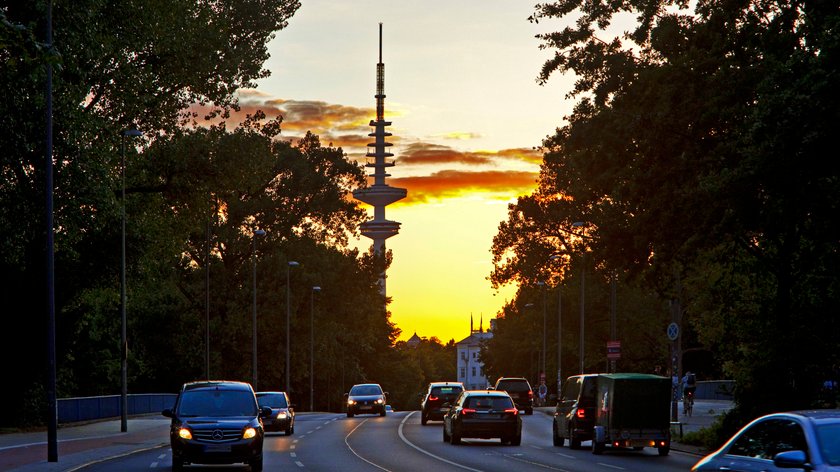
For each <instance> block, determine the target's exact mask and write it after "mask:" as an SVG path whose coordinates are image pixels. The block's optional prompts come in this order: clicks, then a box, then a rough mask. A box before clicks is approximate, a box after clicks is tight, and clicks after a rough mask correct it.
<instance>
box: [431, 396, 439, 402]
mask: <svg viewBox="0 0 840 472" xmlns="http://www.w3.org/2000/svg"><path fill="white" fill-rule="evenodd" d="M437 400H438V397H433V396H431V395H430V396H429V401H430V402H436V401H437Z"/></svg>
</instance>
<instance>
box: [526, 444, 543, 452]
mask: <svg viewBox="0 0 840 472" xmlns="http://www.w3.org/2000/svg"><path fill="white" fill-rule="evenodd" d="M528 447H532V448H534V449H539V450H540V451H542V448H541V447H539V446H534V445H533V444H529V445H528Z"/></svg>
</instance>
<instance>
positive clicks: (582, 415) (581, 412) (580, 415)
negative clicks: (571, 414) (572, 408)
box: [575, 408, 586, 418]
mask: <svg viewBox="0 0 840 472" xmlns="http://www.w3.org/2000/svg"><path fill="white" fill-rule="evenodd" d="M575 416H577V417H578V418H586V411H584V410H583V408H581V409H579V410H578V411H577V413H575Z"/></svg>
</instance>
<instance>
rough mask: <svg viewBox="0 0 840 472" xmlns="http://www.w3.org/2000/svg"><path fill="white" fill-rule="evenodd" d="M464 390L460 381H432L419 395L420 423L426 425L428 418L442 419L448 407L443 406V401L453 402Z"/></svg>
mask: <svg viewBox="0 0 840 472" xmlns="http://www.w3.org/2000/svg"><path fill="white" fill-rule="evenodd" d="M463 391H464V384H463V383H461V382H432V383H430V384H429V386H428V387H426V393H421V394H420V397H421V398H422V400H421V401H420V424H422V425H424V426H425V425H426V423H427V422H428V421H429V420H439V421H442V420H443V415H444V414H445V413H446V411H447V410H448V408H443V407H442V406H443V404H444V403H453V402H454V401H455V399H456V398H458V395H460V394H461V392H463Z"/></svg>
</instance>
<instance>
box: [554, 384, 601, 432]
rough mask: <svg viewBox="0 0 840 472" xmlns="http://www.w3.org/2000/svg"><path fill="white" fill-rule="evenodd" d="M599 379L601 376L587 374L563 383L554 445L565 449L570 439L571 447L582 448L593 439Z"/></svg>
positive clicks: (557, 411)
mask: <svg viewBox="0 0 840 472" xmlns="http://www.w3.org/2000/svg"><path fill="white" fill-rule="evenodd" d="M597 379H598V374H584V375H573V376H571V377H569V378H567V379H566V381H565V382H563V387H562V388H561V389H560V400H558V401H557V408H556V409H555V410H554V427H553V428H552V429H553V434H552V436H553V438H554V445H555V446H562V445H563V443H564V442H565V440H566V439H567V438H568V439H569V447H570V448H572V449H579V448H580V443H581V442H582V441H590V440H592V434H593V429H594V427H595V396H596V395H597V393H598V391H597V388H598V387H597Z"/></svg>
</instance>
